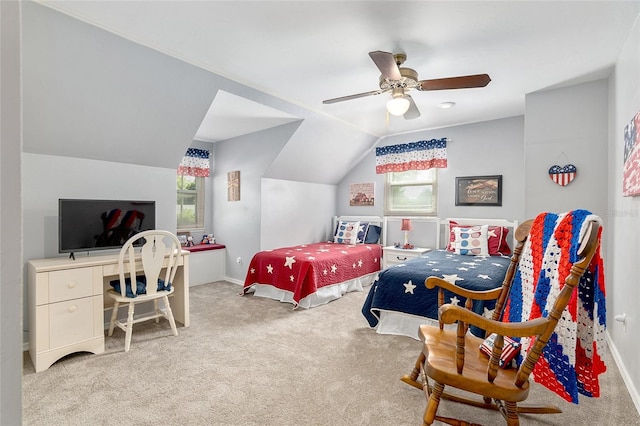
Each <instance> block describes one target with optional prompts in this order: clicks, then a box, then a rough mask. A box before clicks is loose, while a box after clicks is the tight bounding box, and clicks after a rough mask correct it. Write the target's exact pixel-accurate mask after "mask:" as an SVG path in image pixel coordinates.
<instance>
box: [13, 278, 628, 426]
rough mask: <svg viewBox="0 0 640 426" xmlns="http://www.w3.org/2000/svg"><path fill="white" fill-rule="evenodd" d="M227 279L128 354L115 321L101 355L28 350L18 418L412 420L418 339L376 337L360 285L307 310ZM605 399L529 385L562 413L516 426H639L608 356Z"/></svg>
mask: <svg viewBox="0 0 640 426" xmlns="http://www.w3.org/2000/svg"><path fill="white" fill-rule="evenodd" d="M239 291H240V287H239V286H237V285H233V284H229V283H226V282H218V283H212V284H206V285H202V286H197V287H192V288H191V324H192V325H191V327H189V328H179V330H178V331H179V333H180V335H179V336H177V337H173V336H172V335H171V332H170V328H169V325H168V323H167V322H166V321H164V322H162V321H161V322H160V324H159V325H156V324H155V323H153V322H150V323H146V324H140V325H138V326H137V329H135V330H134V334H133V341H132V346H131V351H130V352H129V353H128V354H125V353H124V352H123V350H124V334H123V332H122V331H120V330H116V331H115V332H114V336H113V337H111V338H107V340H106V346H107V348H106V352H105V353H104V354H101V355H90V354H75V355H71V356H69V357H66V358H65V359H63V360H60V361H58V362H57V363H55V364H54V365H53V366H51V367H50V368H49V369H48V370H46V371H44V372H41V373H37V374H36V373H34V369H33V365H32V364H31V361H30V359H29V356H28V354H26V353H25V358H24V359H25V363H24V377H23V411H24V414H23V422H24V424H25V425H258V424H267V425H419V424H420V423H421V417H422V414H423V410H424V407H425V399H424V396H423V394H422V393H421V392H420V391H419V390H417V389H415V388H412V387H410V386H408V385H406V384H404V383H402V382H401V381H400V380H399V378H400V376H402V375H403V374H405V373H408V372H410V370H411V368H412V367H413V363H414V361H415V357H416V356H417V354H418V352H419V350H420V347H421V346H420V343H419V342H417V341H415V340H413V339H410V338H407V337H401V336H386V335H378V334H376V333H375V332H374V331H373V330H371V329H369V328H368V327H367V324H366V321H365V320H364V318H363V317H362V315H361V313H360V308H361V306H362V303H363V302H364V298H365V296H366V292H367V291H368V289H366V290H365V292H362V293H349V294H347V295H346V296H344V297H343V298H342V299H340V300H337V301H334V302H331V303H329V304H328V305H325V306H321V307H318V308H313V309H310V310H299V311H292V309H291V305H288V304H284V303H279V302H276V301H273V300H268V299H261V298H258V297H253V296H250V295H249V296H244V297H240V296H238V295H237V293H238V292H239ZM606 361H607V363H608V365H609V371H608V372H607V373H606V374H605V375H604V376H603V377H602V389H603V395H604V396H603V397H602V398H599V399H592V398H586V397H583V398H582V399H581V403H580V404H579V405H573V404H570V403H567V402H565V401H564V400H562V399H560V398H559V397H557V396H556V395H555V394H551V393H550V392H548V391H547V390H546V389H543V388H541V387H539V386H537V385H536V386H534V390H533V392H532V394H531V397H530V400H531V402H537V403H547V402H551V403H555V404H557V405H559V406H560V407H561V408H562V409H563V410H564V413H562V414H555V415H546V416H522V420H521V424H524V425H563V426H566V425H578V424H582V425H597V424H607V425H609V424H616V425H640V416H639V415H638V412H637V411H636V409H635V407H634V405H633V402H632V400H631V398H630V396H629V394H628V393H627V391H626V388H625V385H624V383H623V381H622V379H621V377H620V374H619V372H618V370H617V369H616V366H615V364H614V363H613V361H612V359H611V357H610V356H609V354H606ZM440 414H442V415H458V416H462V417H463V418H465V419H466V420H473V421H476V422H478V423H481V424H485V425H496V424H502V418H501V417H500V415H499V414H497V413H495V412H486V411H483V410H479V409H472V408H468V407H464V406H461V405H460V404H455V403H452V402H446V401H444V402H442V403H441V410H440Z"/></svg>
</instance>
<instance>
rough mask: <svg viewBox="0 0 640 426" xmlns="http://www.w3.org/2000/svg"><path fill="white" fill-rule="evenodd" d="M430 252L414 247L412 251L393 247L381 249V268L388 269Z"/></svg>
mask: <svg viewBox="0 0 640 426" xmlns="http://www.w3.org/2000/svg"><path fill="white" fill-rule="evenodd" d="M429 251H431V249H430V248H424V247H414V248H412V249H403V248H397V247H394V246H388V247H383V249H382V268H383V269H384V268H388V267H389V266H392V265H397V264H398V263H403V262H405V261H407V260H409V259H414V258H416V257H420V256H422V255H423V254H425V253H427V252H429Z"/></svg>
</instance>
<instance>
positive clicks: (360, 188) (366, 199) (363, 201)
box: [349, 182, 375, 206]
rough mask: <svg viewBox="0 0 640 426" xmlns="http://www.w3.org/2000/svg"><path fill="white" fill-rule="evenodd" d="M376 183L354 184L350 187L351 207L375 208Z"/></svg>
mask: <svg viewBox="0 0 640 426" xmlns="http://www.w3.org/2000/svg"><path fill="white" fill-rule="evenodd" d="M374 195H375V183H374V182H370V183H352V184H351V186H350V187H349V205H350V206H373V203H374V201H375V198H374Z"/></svg>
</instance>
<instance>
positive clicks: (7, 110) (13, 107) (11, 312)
mask: <svg viewBox="0 0 640 426" xmlns="http://www.w3.org/2000/svg"><path fill="white" fill-rule="evenodd" d="M19 8H20V5H19V3H18V2H7V1H3V2H0V40H1V41H2V49H0V207H1V208H0V259H2V263H1V265H0V313H2V321H0V424H3V425H19V424H20V423H21V422H22V420H21V419H22V392H21V383H22V331H21V330H22V328H21V321H20V310H21V309H22V302H21V299H22V296H23V294H22V261H21V258H22V238H21V237H22V235H21V233H22V220H21V209H20V203H21V197H20V180H21V176H22V173H21V167H20V166H21V164H20V157H21V152H22V138H21V129H22V117H21V111H22V99H21V95H20V87H21V81H20V80H21V77H20V26H21V23H20V10H19Z"/></svg>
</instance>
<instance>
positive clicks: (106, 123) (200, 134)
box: [23, 2, 377, 184]
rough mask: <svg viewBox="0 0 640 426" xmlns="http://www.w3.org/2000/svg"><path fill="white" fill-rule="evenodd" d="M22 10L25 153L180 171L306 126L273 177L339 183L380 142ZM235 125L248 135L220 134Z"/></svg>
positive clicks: (75, 24)
mask: <svg viewBox="0 0 640 426" xmlns="http://www.w3.org/2000/svg"><path fill="white" fill-rule="evenodd" d="M23 10H24V13H23V31H24V35H23V39H24V40H23V45H24V47H23V54H24V67H23V68H24V80H23V82H24V146H23V150H24V151H25V152H31V153H38V154H49V155H59V156H68V157H77V158H87V159H96V160H103V161H113V162H122V163H131V164H140V165H146V166H156V167H166V168H176V167H177V166H178V164H179V162H180V160H181V159H182V156H183V155H184V153H185V151H186V149H187V148H188V147H189V146H190V145H191V143H192V141H193V140H194V139H196V140H204V141H213V142H216V141H220V140H227V139H231V140H233V138H234V137H236V136H238V135H239V134H253V135H254V136H253V138H254V140H255V143H256V144H259V143H261V139H260V138H261V137H262V136H261V133H262V131H263V130H264V129H268V128H273V127H277V126H282V125H284V124H287V123H292V122H295V121H300V120H302V121H303V122H302V125H301V126H299V127H298V129H297V131H296V132H295V133H294V135H293V137H291V138H290V139H289V140H287V141H281V142H283V145H284V148H283V149H282V150H281V151H280V152H279V153H277V154H276V155H274V157H275V158H276V159H275V161H274V163H273V164H272V165H271V166H270V167H269V170H268V171H267V173H266V176H265V177H271V178H276V179H285V180H295V181H302V182H313V183H323V184H336V183H338V182H339V181H340V180H341V179H342V178H343V177H344V175H345V174H346V173H347V172H348V171H349V170H350V169H351V167H352V166H353V164H355V162H357V161H358V160H359V159H360V158H361V157H362V155H364V153H365V152H367V151H368V150H369V149H370V148H371V147H372V146H373V145H374V144H375V141H376V139H377V138H376V137H374V136H372V135H370V134H368V133H365V132H363V131H362V130H359V129H357V128H355V127H354V126H352V125H349V124H347V123H344V122H342V121H340V120H338V119H336V118H334V117H331V116H328V115H326V114H323V113H319V112H317V111H311V110H309V109H305V108H303V107H301V106H299V105H295V104H292V103H290V102H288V101H285V100H283V99H280V98H276V97H274V96H272V95H270V94H267V93H265V92H261V91H259V90H257V89H254V88H251V87H248V86H245V85H243V84H241V83H238V82H236V81H233V80H229V79H228V78H226V77H223V76H220V75H217V74H215V73H213V72H210V71H207V70H204V69H202V68H199V67H197V66H195V65H192V64H188V63H186V62H183V61H181V60H178V59H176V58H173V57H171V56H169V55H166V54H164V53H160V52H158V51H156V50H154V49H151V48H148V47H145V46H142V45H140V44H137V43H134V42H132V41H129V40H126V39H124V38H121V37H119V36H118V35H115V34H112V33H110V32H107V31H105V30H102V29H100V28H97V27H95V26H93V25H90V24H87V23H84V22H81V21H79V20H76V19H74V18H71V17H69V16H67V15H64V14H61V13H59V12H57V11H54V10H52V9H49V8H47V7H44V6H42V5H39V4H37V3H32V2H25V3H24V8H23ZM211 112H214V114H211ZM206 117H208V118H206ZM235 120H237V121H238V122H234V123H233V124H234V125H233V126H230V127H231V128H234V129H242V131H241V133H237V132H238V131H237V130H235V131H233V132H230V133H228V134H227V133H224V132H220V131H217V130H219V129H225V128H230V127H229V126H227V125H228V124H229V123H230V122H232V121H235ZM223 122H224V125H223ZM244 154H245V155H249V156H251V155H254V152H251V151H249V152H246V153H244Z"/></svg>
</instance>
